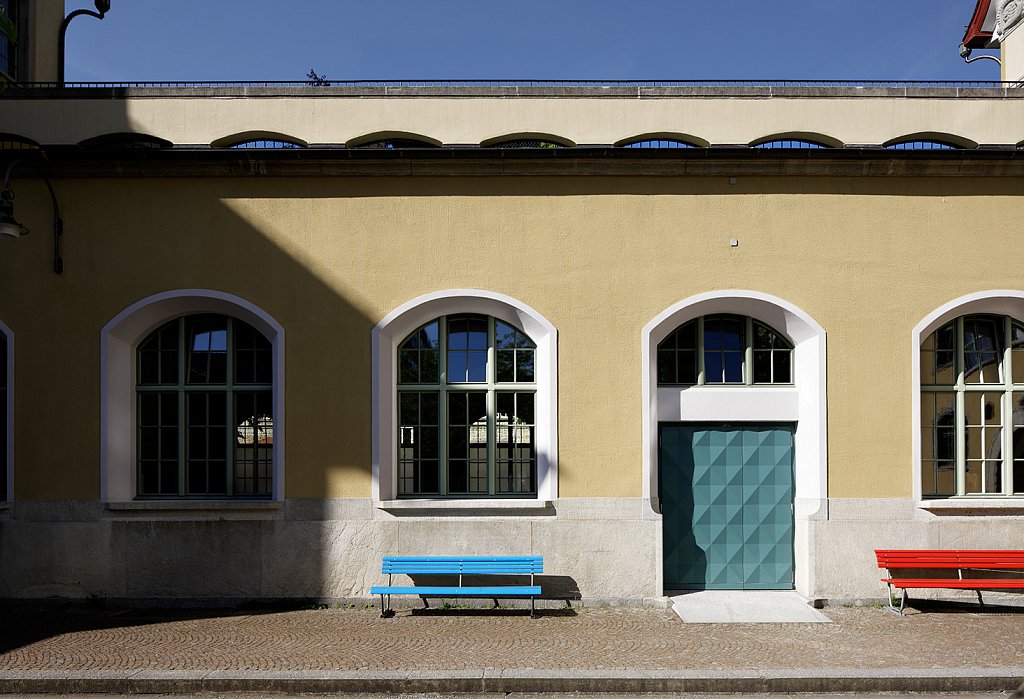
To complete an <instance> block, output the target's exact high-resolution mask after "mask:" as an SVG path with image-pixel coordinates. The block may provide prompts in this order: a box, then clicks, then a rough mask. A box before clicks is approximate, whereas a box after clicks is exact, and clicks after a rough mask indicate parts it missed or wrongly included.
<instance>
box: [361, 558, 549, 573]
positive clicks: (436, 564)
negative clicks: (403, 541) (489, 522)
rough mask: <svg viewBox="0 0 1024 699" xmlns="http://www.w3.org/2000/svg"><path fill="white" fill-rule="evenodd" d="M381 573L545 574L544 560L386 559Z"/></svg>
mask: <svg viewBox="0 0 1024 699" xmlns="http://www.w3.org/2000/svg"><path fill="white" fill-rule="evenodd" d="M381 572H382V573H383V574H385V575H398V574H437V575H459V574H464V575H488V574H520V575H529V574H531V573H532V574H538V573H543V572H544V558H543V557H542V556H385V557H384V559H383V561H382V563H381Z"/></svg>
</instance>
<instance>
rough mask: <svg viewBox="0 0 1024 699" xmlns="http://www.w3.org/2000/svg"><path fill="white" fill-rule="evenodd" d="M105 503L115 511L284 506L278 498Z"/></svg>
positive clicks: (259, 509) (182, 510)
mask: <svg viewBox="0 0 1024 699" xmlns="http://www.w3.org/2000/svg"><path fill="white" fill-rule="evenodd" d="M103 504H104V506H105V507H106V508H107V509H108V510H111V511H113V512H188V511H198V512H212V511H231V512H252V511H264V510H280V509H281V508H282V507H283V506H284V503H283V502H279V501H277V500H128V501H120V502H106V503H103Z"/></svg>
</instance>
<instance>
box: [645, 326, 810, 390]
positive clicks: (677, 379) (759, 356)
mask: <svg viewBox="0 0 1024 699" xmlns="http://www.w3.org/2000/svg"><path fill="white" fill-rule="evenodd" d="M792 355H793V344H792V343H791V342H789V340H787V339H786V338H785V337H783V336H782V335H781V334H780V333H779V332H778V331H777V330H775V329H773V328H771V327H770V326H768V325H766V324H764V323H762V322H760V321H758V320H755V319H754V318H751V317H750V316H740V315H725V314H723V315H708V316H700V317H699V318H694V319H693V320H691V321H689V322H687V323H683V324H682V325H680V326H679V327H678V328H676V329H675V330H674V331H672V332H671V333H669V335H668V336H667V337H666V338H665V339H664V340H662V341H661V342H660V343H658V385H661V386H678V385H698V386H699V385H707V384H739V385H753V384H791V383H793V362H792Z"/></svg>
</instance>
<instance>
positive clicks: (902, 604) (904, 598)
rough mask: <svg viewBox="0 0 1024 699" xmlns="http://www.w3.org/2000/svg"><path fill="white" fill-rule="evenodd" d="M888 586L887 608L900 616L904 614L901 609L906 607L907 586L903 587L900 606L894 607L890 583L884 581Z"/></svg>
mask: <svg viewBox="0 0 1024 699" xmlns="http://www.w3.org/2000/svg"><path fill="white" fill-rule="evenodd" d="M886 585H887V586H888V588H889V610H890V611H893V612H896V613H897V614H899V615H900V616H904V614H903V610H904V609H906V608H907V588H903V596H902V597H901V598H900V606H899V607H896V606H895V605H894V604H893V603H892V583H886Z"/></svg>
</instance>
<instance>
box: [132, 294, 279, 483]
mask: <svg viewBox="0 0 1024 699" xmlns="http://www.w3.org/2000/svg"><path fill="white" fill-rule="evenodd" d="M136 367H137V372H138V375H137V378H136V384H135V390H136V401H137V409H136V430H137V442H136V459H137V469H138V471H137V479H136V483H137V495H138V496H139V497H208V496H216V497H263V498H269V497H271V495H272V493H273V462H274V458H273V452H274V409H273V404H274V396H273V391H274V384H273V349H272V347H271V343H270V341H269V340H267V338H265V337H264V336H263V335H262V334H260V333H259V332H258V331H257V330H256V329H255V328H253V327H252V326H251V325H249V324H248V323H246V322H244V321H242V320H239V319H237V318H233V317H230V316H225V315H219V314H196V315H188V316H182V317H179V318H175V319H174V320H171V321H169V322H167V323H165V324H163V325H162V326H161V327H159V328H157V329H156V330H154V331H153V332H151V333H150V334H149V335H148V336H147V337H146V338H145V339H144V340H143V341H142V342H141V343H139V346H138V350H137V360H136Z"/></svg>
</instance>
